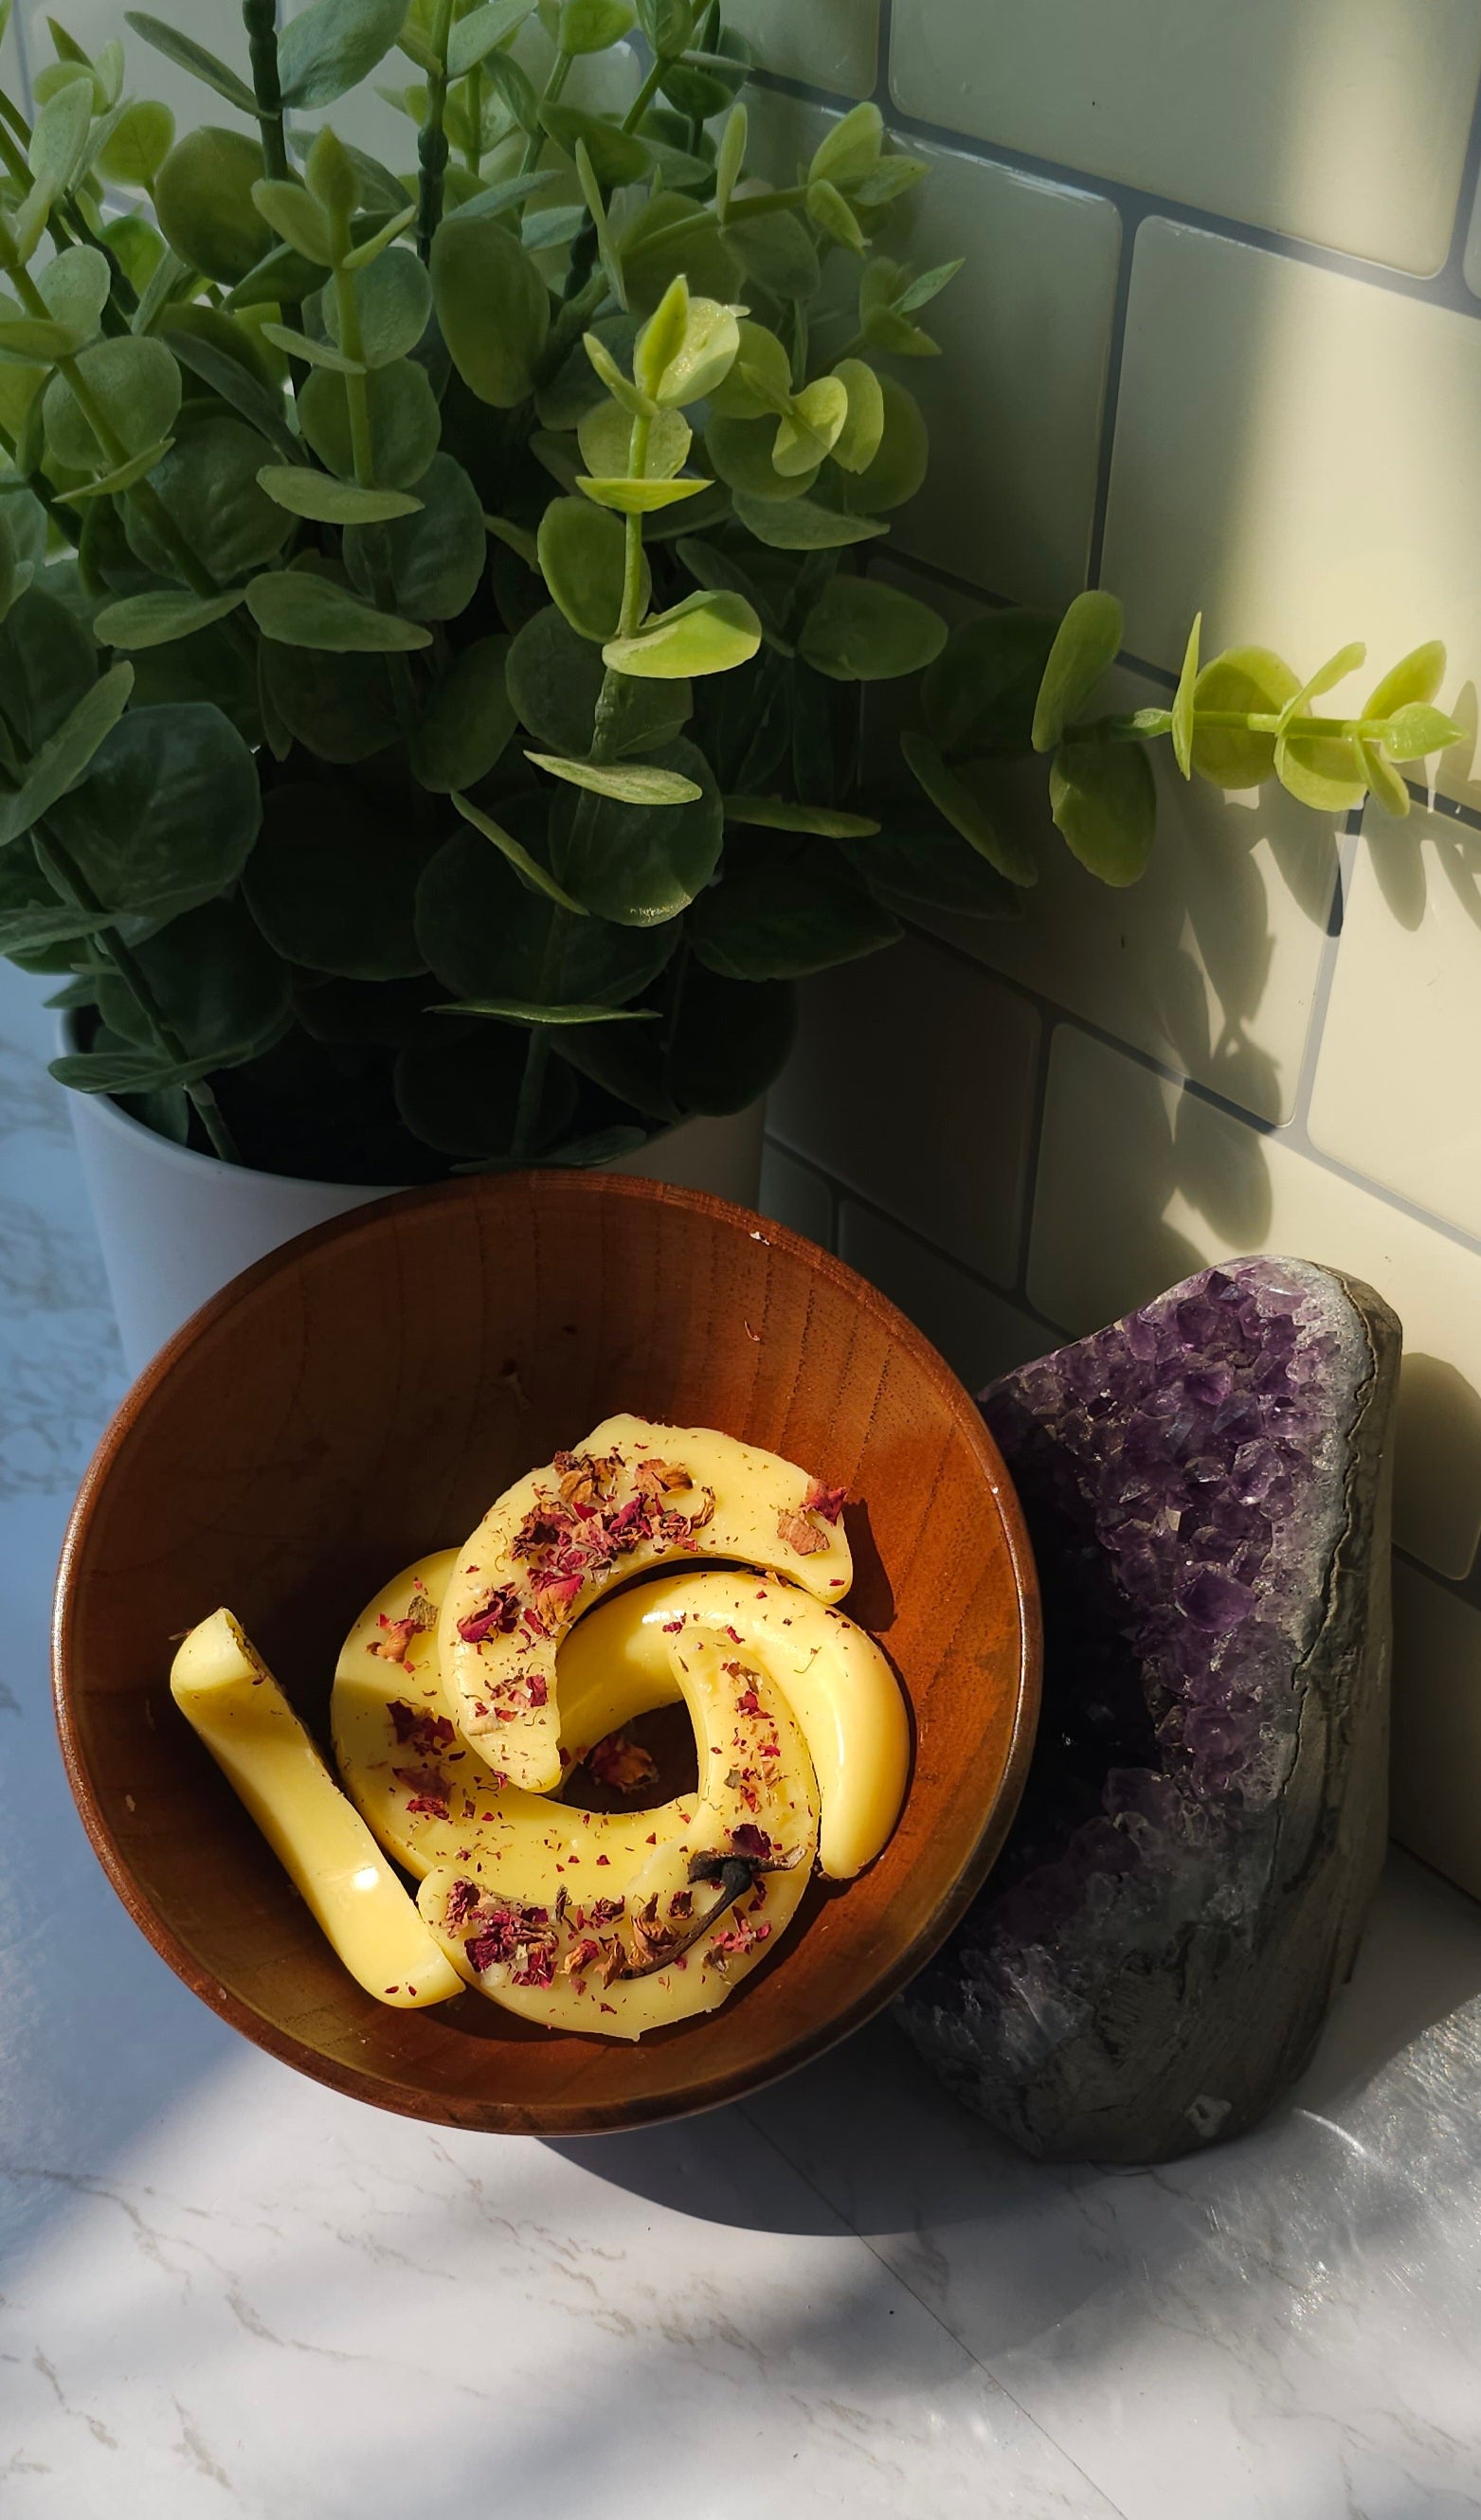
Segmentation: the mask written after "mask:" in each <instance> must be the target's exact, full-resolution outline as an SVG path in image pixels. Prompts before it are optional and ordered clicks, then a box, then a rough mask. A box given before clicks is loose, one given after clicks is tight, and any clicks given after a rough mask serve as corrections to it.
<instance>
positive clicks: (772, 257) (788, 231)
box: [728, 210, 823, 306]
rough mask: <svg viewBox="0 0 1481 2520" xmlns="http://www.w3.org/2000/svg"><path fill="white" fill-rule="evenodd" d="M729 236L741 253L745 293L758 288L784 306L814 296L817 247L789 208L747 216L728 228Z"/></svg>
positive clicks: (817, 280)
mask: <svg viewBox="0 0 1481 2520" xmlns="http://www.w3.org/2000/svg"><path fill="white" fill-rule="evenodd" d="M728 240H729V244H730V246H731V248H733V249H734V251H735V252H736V253H737V254H738V255H739V256H740V264H741V268H742V270H743V272H744V275H745V283H746V288H745V293H746V295H747V296H748V295H749V294H750V293H751V292H752V291H753V290H759V291H760V292H761V293H763V294H764V295H765V296H767V297H774V298H776V299H777V301H778V303H779V304H780V305H783V306H790V305H796V304H806V303H807V302H808V301H809V300H810V299H811V298H813V297H814V296H816V294H817V293H818V290H819V289H820V288H821V286H822V281H823V271H822V266H821V264H820V262H819V260H818V248H817V247H816V246H815V245H814V243H813V240H812V237H811V236H810V234H809V232H808V230H807V229H806V227H804V225H803V223H802V221H801V220H800V219H799V218H797V217H796V216H795V215H794V213H793V212H792V211H791V210H771V211H769V212H768V213H767V215H766V216H765V217H764V218H755V219H747V220H746V221H745V223H744V225H743V226H741V227H734V228H732V229H730V230H729V231H728Z"/></svg>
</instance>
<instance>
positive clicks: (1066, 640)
mask: <svg viewBox="0 0 1481 2520" xmlns="http://www.w3.org/2000/svg"><path fill="white" fill-rule="evenodd" d="M1124 619H1125V616H1124V614H1123V612H1122V609H1121V606H1120V604H1119V603H1118V601H1117V599H1116V597H1115V596H1114V595H1110V594H1107V593H1106V591H1105V589H1104V588H1103V587H1100V588H1091V589H1090V590H1089V591H1088V592H1087V593H1086V594H1084V595H1077V596H1076V598H1075V600H1074V602H1073V604H1071V605H1070V607H1069V608H1068V610H1067V611H1066V613H1065V615H1064V618H1063V620H1062V621H1061V622H1060V624H1059V627H1058V630H1057V632H1056V634H1055V644H1054V646H1053V647H1052V648H1051V650H1050V652H1049V662H1048V664H1047V665H1046V666H1045V668H1044V680H1043V682H1042V683H1041V684H1040V686H1039V698H1038V703H1037V705H1036V707H1035V709H1034V725H1033V735H1032V739H1031V740H1032V742H1033V747H1034V750H1035V751H1036V752H1053V750H1054V748H1055V745H1056V744H1057V742H1058V741H1059V739H1060V737H1061V735H1062V734H1063V733H1064V729H1065V727H1066V726H1067V725H1068V723H1069V721H1070V719H1071V718H1073V717H1074V716H1075V715H1076V714H1077V713H1078V711H1079V710H1080V709H1081V708H1082V707H1083V705H1084V703H1085V702H1086V700H1087V699H1088V698H1089V697H1090V695H1091V693H1092V692H1093V691H1094V690H1095V688H1096V685H1097V684H1098V683H1099V681H1100V677H1101V675H1102V674H1103V673H1104V672H1105V671H1106V669H1107V667H1108V666H1110V665H1111V664H1113V663H1114V661H1115V659H1116V657H1117V655H1118V654H1119V653H1120V649H1121V633H1122V629H1123V626H1124Z"/></svg>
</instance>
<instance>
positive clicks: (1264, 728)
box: [1063, 708, 1366, 743]
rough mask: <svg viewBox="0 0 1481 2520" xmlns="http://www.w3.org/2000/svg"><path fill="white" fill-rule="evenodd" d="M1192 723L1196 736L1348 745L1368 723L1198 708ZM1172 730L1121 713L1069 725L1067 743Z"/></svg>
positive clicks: (1143, 738)
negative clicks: (1230, 734) (1218, 731)
mask: <svg viewBox="0 0 1481 2520" xmlns="http://www.w3.org/2000/svg"><path fill="white" fill-rule="evenodd" d="M1164 714H1167V713H1166V712H1164ZM1192 723H1193V732H1194V734H1195V735H1196V734H1197V733H1198V731H1199V730H1200V728H1203V727H1219V728H1231V729H1233V730H1234V732H1235V733H1236V734H1239V735H1280V734H1284V735H1290V736H1300V737H1309V736H1325V737H1335V738H1337V739H1338V740H1339V741H1343V742H1345V741H1347V740H1348V739H1349V738H1351V737H1352V736H1354V735H1358V734H1361V733H1362V731H1363V728H1364V725H1365V723H1366V721H1365V720H1364V719H1362V718H1356V717H1290V718H1286V719H1285V720H1284V722H1283V724H1282V721H1281V716H1280V712H1279V709H1202V708H1200V709H1194V711H1193V720H1192ZM1170 729H1171V719H1170V716H1169V724H1168V726H1166V727H1147V726H1139V725H1138V724H1137V722H1136V719H1135V718H1133V717H1127V716H1126V715H1124V714H1120V713H1118V714H1116V715H1114V716H1111V717H1098V718H1089V719H1087V720H1086V721H1085V722H1084V723H1083V724H1082V725H1079V726H1067V727H1066V728H1065V730H1064V737H1063V741H1064V742H1066V743H1145V742H1148V741H1153V740H1155V738H1156V737H1157V736H1158V735H1159V734H1161V735H1165V734H1167V733H1169V732H1170Z"/></svg>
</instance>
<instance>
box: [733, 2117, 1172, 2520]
mask: <svg viewBox="0 0 1481 2520" xmlns="http://www.w3.org/2000/svg"><path fill="white" fill-rule="evenodd" d="M736 2106H737V2108H738V2110H739V2112H740V2116H741V2117H742V2118H744V2120H745V2123H746V2125H747V2126H748V2127H749V2128H750V2130H751V2132H752V2134H753V2135H757V2136H759V2137H760V2138H761V2140H762V2142H763V2143H765V2144H768V2145H769V2146H770V2148H771V2150H772V2151H773V2152H774V2153H775V2154H776V2156H777V2158H778V2160H779V2161H781V2162H784V2163H785V2166H786V2168H787V2169H788V2170H789V2171H790V2172H791V2174H792V2176H793V2178H794V2179H800V2180H801V2182H802V2184H803V2186H804V2187H806V2188H807V2189H808V2190H809V2191H810V2193H811V2194H812V2195H814V2196H816V2197H817V2199H818V2202H819V2204H820V2205H822V2206H824V2207H825V2208H826V2209H827V2211H828V2212H829V2213H830V2214H831V2216H832V2217H833V2219H834V2221H835V2222H837V2223H840V2224H841V2225H842V2227H843V2228H844V2230H845V2231H847V2232H849V2233H850V2234H851V2235H852V2237H853V2238H854V2239H856V2240H857V2241H858V2243H859V2245H860V2247H861V2248H863V2249H867V2250H868V2251H869V2254H870V2256H871V2257H872V2258H873V2259H874V2261H875V2266H877V2267H879V2268H880V2269H881V2270H882V2271H883V2273H885V2274H887V2275H888V2277H889V2279H890V2281H891V2282H892V2283H896V2284H898V2285H899V2287H900V2289H901V2291H902V2292H903V2293H905V2294H906V2295H907V2296H908V2297H909V2299H910V2300H911V2301H913V2302H914V2303H915V2304H916V2306H917V2308H918V2309H920V2310H923V2311H924V2313H925V2316H926V2318H928V2319H930V2320H931V2322H932V2324H933V2325H934V2326H936V2327H938V2328H939V2329H940V2331H941V2333H942V2335H943V2336H945V2337H948V2338H950V2340H951V2342H952V2344H953V2345H955V2346H956V2348H957V2351H958V2352H959V2354H965V2357H966V2360H967V2361H968V2363H971V2364H972V2366H973V2368H974V2369H975V2370H977V2371H980V2372H981V2374H982V2377H983V2378H984V2380H985V2381H986V2382H987V2384H988V2386H989V2388H991V2389H995V2390H996V2391H997V2393H998V2395H999V2396H1000V2397H1001V2398H1004V2399H1006V2400H1007V2402H1008V2404H1009V2405H1010V2407H1012V2408H1014V2409H1015V2410H1016V2412H1017V2413H1018V2414H1020V2415H1021V2416H1022V2418H1023V2420H1024V2422H1025V2423H1026V2424H1028V2425H1030V2426H1031V2428H1032V2430H1033V2431H1034V2432H1035V2433H1036V2434H1037V2436H1038V2438H1039V2440H1040V2441H1043V2442H1048V2444H1049V2446H1050V2449H1051V2450H1052V2451H1053V2452H1054V2453H1055V2457H1056V2458H1062V2459H1063V2461H1064V2462H1065V2465H1066V2466H1067V2467H1071V2468H1073V2470H1074V2472H1075V2474H1076V2475H1077V2476H1078V2477H1080V2478H1081V2479H1082V2480H1083V2482H1084V2483H1085V2485H1086V2486H1088V2488H1089V2489H1090V2491H1091V2493H1092V2494H1094V2495H1097V2496H1098V2497H1099V2498H1100V2501H1101V2502H1102V2503H1103V2504H1104V2506H1105V2510H1106V2512H1108V2513H1112V2512H1113V2513H1114V2514H1115V2515H1116V2520H1128V2515H1127V2514H1126V2513H1125V2512H1124V2511H1123V2510H1122V2508H1121V2505H1120V2503H1119V2502H1113V2501H1112V2500H1111V2498H1110V2496H1109V2495H1108V2494H1107V2493H1106V2491H1105V2488H1104V2487H1103V2486H1101V2485H1098V2484H1097V2482H1096V2480H1095V2478H1094V2477H1093V2476H1092V2475H1091V2473H1090V2470H1089V2469H1088V2468H1086V2467H1083V2466H1082V2465H1081V2463H1080V2461H1079V2459H1078V2458H1076V2456H1075V2454H1074V2453H1073V2451H1070V2450H1066V2448H1065V2447H1064V2445H1063V2443H1062V2442H1057V2441H1055V2436H1054V2434H1053V2433H1052V2432H1047V2431H1046V2430H1045V2427H1044V2426H1043V2424H1041V2423H1040V2421H1039V2419H1038V2416H1037V2415H1034V2414H1031V2413H1030V2411H1029V2409H1028V2408H1027V2407H1025V2406H1024V2405H1023V2403H1022V2401H1021V2399H1018V2398H1015V2397H1014V2395H1013V2393H1012V2391H1011V2389H1010V2388H1009V2387H1008V2386H1007V2385H1006V2383H1005V2382H1004V2381H1002V2380H1000V2379H999V2377H998V2375H997V2373H996V2372H995V2371H994V2369H993V2367H992V2365H991V2363H984V2361H983V2360H982V2357H981V2355H980V2354H978V2353H977V2352H976V2351H975V2350H974V2348H973V2347H971V2346H970V2345H968V2344H967V2342H966V2339H965V2336H959V2335H958V2333H957V2330H956V2329H955V2327H953V2326H952V2324H951V2321H950V2320H949V2319H947V2318H943V2317H942V2315H941V2313H940V2311H939V2310H937V2309H936V2308H935V2306H934V2304H933V2303H931V2302H928V2301H927V2300H926V2299H925V2297H924V2295H923V2294H922V2293H920V2292H918V2291H917V2290H916V2287H915V2285H914V2284H913V2283H912V2282H911V2280H910V2278H909V2276H908V2275H905V2274H903V2273H901V2271H900V2269H899V2268H898V2267H895V2266H891V2264H890V2262H889V2260H888V2258H887V2257H885V2255H884V2253H883V2251H882V2250H881V2249H879V2248H876V2246H875V2242H874V2241H873V2240H872V2239H871V2238H870V2236H869V2234H868V2232H867V2231H861V2230H860V2228H859V2227H858V2225H857V2224H856V2223H853V2222H851V2221H850V2219H849V2217H848V2215H847V2214H845V2213H844V2212H843V2210H842V2208H841V2207H840V2206H838V2205H835V2204H834V2202H833V2199H832V2198H831V2197H830V2195H829V2194H828V2192H827V2190H826V2189H824V2188H822V2187H820V2186H819V2185H818V2183H817V2181H816V2180H815V2179H814V2178H813V2176H812V2174H811V2172H810V2171H807V2170H805V2169H804V2168H803V2166H802V2164H801V2163H800V2162H799V2161H795V2160H794V2159H793V2158H792V2155H791V2154H790V2153H789V2152H788V2151H786V2149H785V2146H784V2145H783V2144H782V2143H781V2142H780V2141H779V2139H778V2138H777V2137H776V2136H775V2135H773V2133H772V2131H771V2129H770V2127H767V2126H764V2125H762V2124H761V2122H760V2120H759V2119H757V2118H755V2117H753V2116H752V2115H751V2110H750V2105H749V2103H748V2102H747V2101H745V2100H738V2101H737V2103H736Z"/></svg>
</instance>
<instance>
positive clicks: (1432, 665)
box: [1363, 639, 1445, 718]
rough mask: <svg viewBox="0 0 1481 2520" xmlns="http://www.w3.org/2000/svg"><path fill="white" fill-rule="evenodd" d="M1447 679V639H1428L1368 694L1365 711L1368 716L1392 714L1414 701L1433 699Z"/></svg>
mask: <svg viewBox="0 0 1481 2520" xmlns="http://www.w3.org/2000/svg"><path fill="white" fill-rule="evenodd" d="M1444 680H1445V642H1444V640H1443V639H1429V640H1427V641H1426V642H1425V644H1424V646H1423V647H1422V648H1412V649H1411V650H1410V652H1409V654H1408V655H1407V656H1401V657H1400V659H1399V662H1398V663H1397V665H1393V666H1391V667H1390V668H1389V671H1388V672H1387V673H1386V674H1385V675H1384V677H1383V680H1382V682H1381V683H1379V684H1378V685H1377V687H1376V689H1375V690H1374V691H1373V692H1372V693H1371V694H1370V695H1369V701H1368V705H1367V707H1366V708H1365V710H1364V712H1363V714H1364V716H1365V717H1366V718H1374V717H1392V716H1393V714H1394V712H1395V710H1396V709H1401V708H1404V707H1406V706H1407V705H1408V703H1409V702H1410V701H1411V700H1432V699H1433V698H1434V697H1435V694H1436V692H1437V691H1438V690H1439V688H1440V686H1441V684H1442V683H1443V682H1444Z"/></svg>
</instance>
